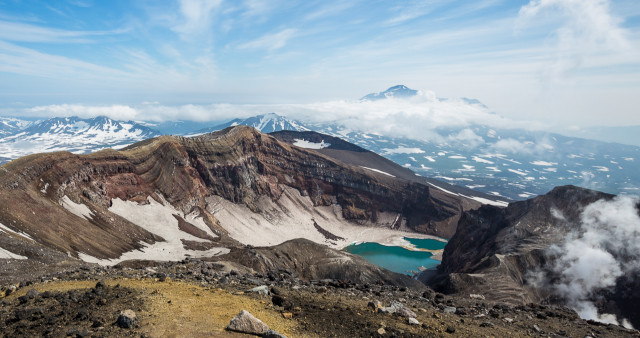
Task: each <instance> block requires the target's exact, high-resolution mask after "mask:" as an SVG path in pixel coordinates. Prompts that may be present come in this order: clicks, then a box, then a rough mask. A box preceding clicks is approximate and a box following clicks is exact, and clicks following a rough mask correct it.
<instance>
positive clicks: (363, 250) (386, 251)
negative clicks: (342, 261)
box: [344, 237, 447, 275]
mask: <svg viewBox="0 0 640 338" xmlns="http://www.w3.org/2000/svg"><path fill="white" fill-rule="evenodd" d="M404 239H405V240H406V241H407V242H409V243H410V244H411V245H412V246H414V247H415V249H413V250H410V249H408V248H405V247H402V246H386V245H381V244H378V243H371V242H365V243H359V244H351V245H349V246H347V247H346V248H344V250H345V251H347V252H350V253H352V254H356V255H358V256H362V257H363V258H364V259H366V260H367V261H369V262H371V263H373V264H375V265H378V266H381V267H383V268H385V269H387V270H391V271H394V272H398V273H402V274H408V275H411V274H412V271H417V270H418V268H419V267H421V266H422V267H425V268H427V269H428V268H433V267H435V266H436V265H438V264H440V261H439V260H435V259H433V258H431V256H432V253H431V252H428V251H420V249H426V250H442V249H444V246H445V245H447V242H442V241H439V240H435V239H418V238H408V237H405V238H404Z"/></svg>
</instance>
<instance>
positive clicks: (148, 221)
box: [78, 197, 229, 265]
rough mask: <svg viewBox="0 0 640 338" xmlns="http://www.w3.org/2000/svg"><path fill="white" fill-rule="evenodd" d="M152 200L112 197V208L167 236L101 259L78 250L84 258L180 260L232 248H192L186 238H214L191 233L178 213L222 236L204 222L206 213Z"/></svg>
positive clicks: (107, 261) (103, 262)
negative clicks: (185, 211) (180, 223)
mask: <svg viewBox="0 0 640 338" xmlns="http://www.w3.org/2000/svg"><path fill="white" fill-rule="evenodd" d="M147 201H148V204H144V205H142V204H138V203H136V202H132V201H123V200H121V199H119V198H116V199H113V200H111V204H112V205H111V207H110V208H109V211H110V212H113V213H114V214H116V215H119V216H121V217H123V218H125V219H127V220H128V221H129V222H131V223H133V224H135V225H137V226H139V227H141V228H143V229H145V230H147V231H149V232H151V233H153V234H155V235H158V236H160V237H162V238H163V239H164V241H163V242H156V243H153V244H147V243H142V244H143V245H144V248H142V249H140V250H132V251H128V252H125V253H123V254H122V255H121V256H120V257H118V258H116V259H99V258H96V257H93V256H90V255H88V254H85V253H81V252H79V253H78V256H79V257H80V259H82V260H83V261H85V262H89V263H98V264H100V265H115V264H117V263H119V262H122V261H125V260H131V259H147V260H155V261H180V260H182V259H184V258H186V257H196V258H199V257H211V256H216V255H221V254H226V253H228V252H229V249H227V248H212V249H209V250H203V251H200V250H188V249H185V247H184V245H183V244H182V240H183V239H184V240H188V241H194V242H210V241H209V240H207V239H202V238H199V237H195V236H193V235H190V234H188V233H186V232H184V231H182V230H180V228H179V226H178V220H177V219H176V218H175V217H174V215H178V216H179V217H182V218H183V219H184V220H185V221H187V222H188V223H190V224H192V225H193V226H195V227H197V228H198V229H200V230H202V231H204V232H205V233H207V235H209V236H211V237H214V238H215V237H218V236H217V235H216V234H215V233H213V231H211V229H209V227H208V226H207V224H206V223H205V222H204V220H203V219H202V217H200V216H198V215H196V214H188V215H185V214H183V213H182V212H180V211H179V210H177V209H175V208H174V207H173V206H171V204H169V202H167V201H162V203H160V202H157V201H156V200H154V199H153V198H150V197H149V198H147Z"/></svg>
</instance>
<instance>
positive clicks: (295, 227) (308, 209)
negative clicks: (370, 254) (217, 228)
mask: <svg viewBox="0 0 640 338" xmlns="http://www.w3.org/2000/svg"><path fill="white" fill-rule="evenodd" d="M280 187H282V188H283V193H282V195H281V197H280V199H278V200H277V201H272V200H271V198H269V197H267V196H262V197H260V199H259V200H258V202H257V205H258V208H259V210H262V211H260V212H257V213H255V212H253V211H251V210H250V209H249V208H247V206H246V205H244V204H236V203H233V202H230V201H228V200H226V199H224V198H222V197H220V196H210V197H207V200H206V201H207V210H209V212H211V213H213V214H214V216H215V217H216V218H217V219H218V220H219V221H220V225H221V226H222V227H223V228H225V229H226V230H227V232H228V233H229V236H231V237H232V238H233V239H235V240H237V241H239V242H240V243H243V244H248V245H253V246H272V245H278V244H280V243H283V242H285V241H288V240H291V239H295V238H306V239H308V240H311V241H313V242H316V243H319V244H324V245H327V246H329V247H331V248H334V249H342V248H344V247H346V246H348V245H350V244H351V243H354V242H375V243H379V244H382V245H393V244H392V243H397V242H398V241H399V240H401V238H402V237H411V238H435V237H433V236H429V235H422V234H417V233H414V232H409V231H404V230H403V229H405V227H404V226H405V224H406V221H405V220H403V219H402V218H400V217H399V214H397V213H390V212H382V213H380V214H379V217H378V220H377V223H366V224H362V225H360V224H354V223H352V222H350V221H347V220H345V219H344V218H343V217H342V208H341V207H340V205H338V204H332V205H330V206H314V205H313V202H312V201H311V198H310V197H309V196H302V195H300V192H299V191H298V190H297V189H294V188H291V187H288V186H285V185H281V186H280ZM315 224H317V225H318V226H319V227H321V228H322V229H324V230H326V231H328V232H330V233H332V234H334V235H336V236H339V237H341V238H342V239H337V240H330V239H327V238H326V237H325V236H324V235H323V234H321V233H320V232H319V231H318V230H317V229H316V227H315ZM392 225H400V230H392V229H390V227H391V226H392ZM416 236H417V237H416Z"/></svg>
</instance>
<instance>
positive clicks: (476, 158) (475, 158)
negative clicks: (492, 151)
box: [471, 156, 494, 164]
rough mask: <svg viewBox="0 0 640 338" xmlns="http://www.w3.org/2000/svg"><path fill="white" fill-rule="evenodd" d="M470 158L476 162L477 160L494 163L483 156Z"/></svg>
mask: <svg viewBox="0 0 640 338" xmlns="http://www.w3.org/2000/svg"><path fill="white" fill-rule="evenodd" d="M471 159H472V160H474V161H476V162H478V163H485V164H493V163H494V162H492V161H489V160H487V159H484V158H482V157H478V156H474V157H472V158H471Z"/></svg>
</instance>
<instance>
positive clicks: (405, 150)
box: [382, 147, 424, 155]
mask: <svg viewBox="0 0 640 338" xmlns="http://www.w3.org/2000/svg"><path fill="white" fill-rule="evenodd" d="M422 153H424V150H422V149H420V148H407V147H397V148H395V149H390V148H384V149H382V154H383V155H394V154H422Z"/></svg>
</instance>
